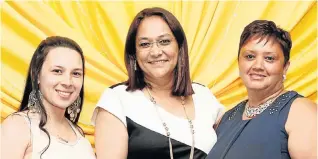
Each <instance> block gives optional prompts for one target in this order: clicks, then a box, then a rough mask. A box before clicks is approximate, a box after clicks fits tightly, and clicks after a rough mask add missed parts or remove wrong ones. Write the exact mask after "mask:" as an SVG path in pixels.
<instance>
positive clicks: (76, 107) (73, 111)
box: [67, 97, 81, 122]
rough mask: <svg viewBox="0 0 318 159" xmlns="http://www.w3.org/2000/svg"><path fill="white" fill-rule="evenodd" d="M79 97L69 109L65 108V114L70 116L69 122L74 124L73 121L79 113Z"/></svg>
mask: <svg viewBox="0 0 318 159" xmlns="http://www.w3.org/2000/svg"><path fill="white" fill-rule="evenodd" d="M80 105H81V97H78V98H77V99H76V100H75V102H74V103H72V104H71V105H70V106H69V107H67V113H68V114H69V115H70V120H71V121H72V122H75V119H76V117H77V115H78V113H79V112H80V111H81V109H80Z"/></svg>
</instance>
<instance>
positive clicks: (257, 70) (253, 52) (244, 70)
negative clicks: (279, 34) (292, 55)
mask: <svg viewBox="0 0 318 159" xmlns="http://www.w3.org/2000/svg"><path fill="white" fill-rule="evenodd" d="M238 63H239V70H240V76H241V78H242V80H243V83H244V84H245V86H246V88H247V89H250V90H264V89H268V90H270V89H275V90H276V89H278V88H282V87H283V75H285V74H286V72H287V69H288V67H289V62H288V63H287V64H286V65H285V66H284V54H283V50H282V48H281V46H280V44H279V43H278V42H276V41H275V40H274V39H272V38H270V39H268V41H267V39H266V38H264V39H263V40H261V41H260V38H255V37H254V38H251V39H250V40H248V41H247V42H246V44H244V45H243V47H242V48H241V50H240V55H239V61H238Z"/></svg>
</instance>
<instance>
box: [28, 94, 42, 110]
mask: <svg viewBox="0 0 318 159" xmlns="http://www.w3.org/2000/svg"><path fill="white" fill-rule="evenodd" d="M39 94H40V98H41V97H42V94H41V92H40V91H39ZM39 104H40V103H39V100H38V99H37V98H36V90H32V91H31V93H30V94H29V101H28V108H29V110H30V111H31V113H40V112H41V111H40V106H39Z"/></svg>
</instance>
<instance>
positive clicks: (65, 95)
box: [56, 90, 72, 98]
mask: <svg viewBox="0 0 318 159" xmlns="http://www.w3.org/2000/svg"><path fill="white" fill-rule="evenodd" d="M56 92H57V93H58V94H59V95H60V96H61V97H63V98H67V97H70V96H71V94H72V92H63V91H58V90H56Z"/></svg>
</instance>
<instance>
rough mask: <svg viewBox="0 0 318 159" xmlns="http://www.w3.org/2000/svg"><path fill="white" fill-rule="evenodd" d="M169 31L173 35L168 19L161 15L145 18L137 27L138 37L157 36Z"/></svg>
mask: <svg viewBox="0 0 318 159" xmlns="http://www.w3.org/2000/svg"><path fill="white" fill-rule="evenodd" d="M167 33H168V34H170V35H172V36H173V34H172V32H171V29H170V27H169V26H168V24H167V23H166V21H164V20H163V19H162V18H161V17H159V16H151V17H146V18H144V19H143V20H142V21H141V23H140V25H139V27H138V29H137V37H149V38H155V37H158V36H160V35H163V34H167Z"/></svg>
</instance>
